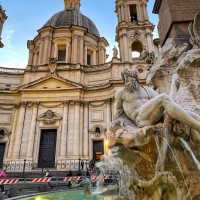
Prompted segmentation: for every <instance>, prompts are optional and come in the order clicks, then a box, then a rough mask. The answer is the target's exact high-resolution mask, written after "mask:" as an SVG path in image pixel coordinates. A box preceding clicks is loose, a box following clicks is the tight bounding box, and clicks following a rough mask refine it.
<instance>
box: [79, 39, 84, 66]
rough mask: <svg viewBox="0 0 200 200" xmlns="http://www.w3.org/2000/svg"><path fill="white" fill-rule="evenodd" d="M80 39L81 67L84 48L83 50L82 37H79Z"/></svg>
mask: <svg viewBox="0 0 200 200" xmlns="http://www.w3.org/2000/svg"><path fill="white" fill-rule="evenodd" d="M79 37H80V58H79V61H80V64H81V65H83V63H84V58H83V51H84V48H83V36H79Z"/></svg>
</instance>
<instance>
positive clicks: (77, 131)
mask: <svg viewBox="0 0 200 200" xmlns="http://www.w3.org/2000/svg"><path fill="white" fill-rule="evenodd" d="M79 137H80V101H75V116H74V143H73V156H77V157H78V156H79Z"/></svg>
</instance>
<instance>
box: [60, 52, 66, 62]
mask: <svg viewBox="0 0 200 200" xmlns="http://www.w3.org/2000/svg"><path fill="white" fill-rule="evenodd" d="M58 61H66V50H58Z"/></svg>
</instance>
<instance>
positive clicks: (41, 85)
mask: <svg viewBox="0 0 200 200" xmlns="http://www.w3.org/2000/svg"><path fill="white" fill-rule="evenodd" d="M81 88H83V86H82V85H81V84H79V83H75V82H73V81H70V80H67V79H64V78H62V77H58V76H54V75H50V76H47V77H43V78H40V79H38V80H36V81H33V82H30V83H28V84H25V85H22V86H21V87H20V88H19V90H62V89H81Z"/></svg>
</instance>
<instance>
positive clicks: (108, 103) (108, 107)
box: [106, 99, 111, 135]
mask: <svg viewBox="0 0 200 200" xmlns="http://www.w3.org/2000/svg"><path fill="white" fill-rule="evenodd" d="M106 105H107V106H106V115H107V135H108V131H109V127H110V123H111V102H110V99H107V100H106Z"/></svg>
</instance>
